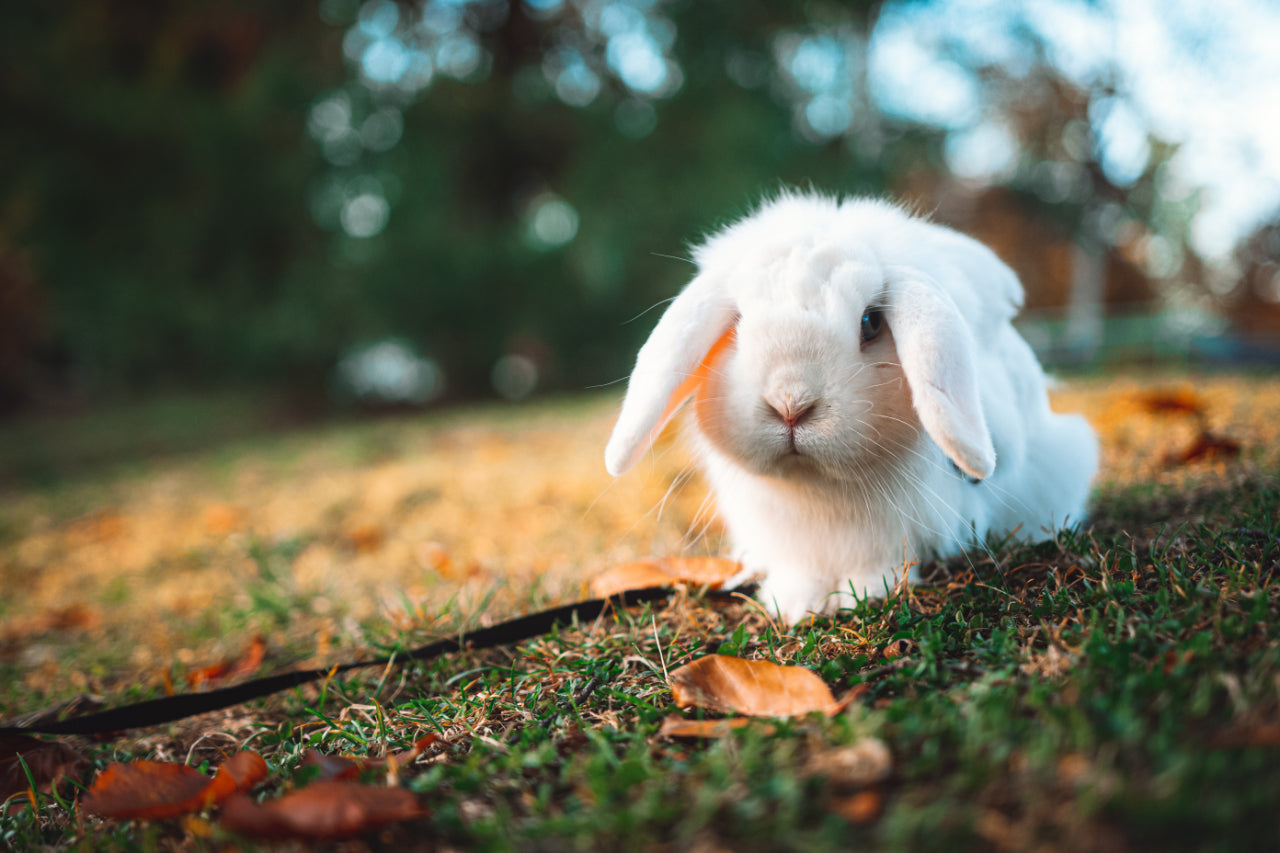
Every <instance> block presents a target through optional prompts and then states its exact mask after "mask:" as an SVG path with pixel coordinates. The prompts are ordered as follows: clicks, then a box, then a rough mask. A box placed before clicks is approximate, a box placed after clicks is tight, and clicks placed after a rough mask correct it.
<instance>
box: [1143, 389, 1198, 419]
mask: <svg viewBox="0 0 1280 853" xmlns="http://www.w3.org/2000/svg"><path fill="white" fill-rule="evenodd" d="M1138 404H1139V405H1140V406H1142V408H1143V409H1145V410H1146V411H1148V412H1150V413H1151V414H1153V415H1196V416H1200V415H1203V414H1204V413H1205V412H1206V411H1207V410H1208V406H1207V405H1206V404H1205V402H1204V400H1202V399H1200V397H1199V396H1198V395H1197V394H1196V393H1195V392H1194V391H1192V390H1190V389H1188V388H1182V389H1177V390H1160V389H1154V390H1151V391H1144V392H1142V393H1141V394H1139V395H1138Z"/></svg>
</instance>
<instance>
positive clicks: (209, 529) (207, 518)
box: [203, 504, 245, 536]
mask: <svg viewBox="0 0 1280 853" xmlns="http://www.w3.org/2000/svg"><path fill="white" fill-rule="evenodd" d="M244 519H245V511H244V510H243V509H241V508H240V507H236V506H229V505H227V504H211V505H209V506H207V507H205V510H204V518H203V521H204V531H205V533H208V534H209V535H211V536H225V535H226V534H228V533H232V532H234V531H235V530H236V529H237V528H239V527H240V526H241V525H242V524H244Z"/></svg>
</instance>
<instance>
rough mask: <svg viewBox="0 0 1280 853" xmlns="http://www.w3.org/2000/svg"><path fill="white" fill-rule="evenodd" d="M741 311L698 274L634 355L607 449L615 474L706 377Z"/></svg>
mask: <svg viewBox="0 0 1280 853" xmlns="http://www.w3.org/2000/svg"><path fill="white" fill-rule="evenodd" d="M737 318H738V314H737V311H736V309H735V308H734V305H733V302H732V301H731V300H730V299H729V298H728V296H727V295H726V294H725V293H724V292H723V290H722V288H721V287H720V285H719V284H718V283H717V282H716V281H715V280H713V279H711V278H709V277H708V276H706V275H705V274H704V275H700V276H698V277H697V278H695V279H694V280H693V281H691V282H689V284H688V286H686V287H685V289H684V290H683V291H681V292H680V295H679V296H677V297H676V298H675V300H674V301H673V302H672V303H671V305H670V306H669V307H668V308H667V310H666V311H665V312H664V313H663V315H662V319H661V320H659V321H658V325H657V326H655V327H654V329H653V332H652V333H650V335H649V340H647V341H645V343H644V346H642V347H641V348H640V353H639V354H638V355H637V356H636V366H635V369H634V370H633V371H631V380H630V381H629V383H628V384H627V396H626V399H624V400H623V401H622V412H621V413H620V414H619V415H618V422H617V423H616V424H614V426H613V435H611V436H610V437H609V444H608V446H606V447H605V449H604V464H605V467H606V468H607V469H608V470H609V473H610V474H612V475H613V476H615V477H618V476H621V475H622V474H625V473H626V472H627V471H629V470H630V469H631V466H633V465H635V464H636V462H637V460H639V459H640V457H641V455H643V454H644V452H645V451H646V450H648V449H649V446H650V445H652V444H653V442H654V439H656V438H657V437H658V434H659V433H661V432H662V428H663V426H665V425H666V423H667V421H669V420H671V416H672V415H674V414H675V413H676V410H677V409H678V408H680V405H681V404H682V403H684V401H685V400H687V399H688V398H689V397H690V396H692V395H693V394H694V393H695V392H696V391H698V389H699V388H700V387H701V386H702V384H703V383H704V382H705V381H706V379H707V377H708V375H709V374H710V371H711V369H712V367H713V363H714V362H715V361H716V359H717V358H718V357H719V356H720V353H721V352H722V351H723V350H724V349H725V348H726V347H728V346H729V345H730V344H732V343H733V337H734V334H733V333H734V328H735V326H734V324H735V323H736V322H737Z"/></svg>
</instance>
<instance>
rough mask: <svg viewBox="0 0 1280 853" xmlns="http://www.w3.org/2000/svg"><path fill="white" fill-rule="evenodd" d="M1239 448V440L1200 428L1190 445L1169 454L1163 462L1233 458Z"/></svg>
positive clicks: (1190, 461)
mask: <svg viewBox="0 0 1280 853" xmlns="http://www.w3.org/2000/svg"><path fill="white" fill-rule="evenodd" d="M1241 449H1242V448H1241V446H1240V442H1238V441H1236V440H1235V439H1234V438H1228V437H1227V436H1225V435H1218V434H1217V433H1212V432H1208V431H1207V430H1203V429H1202V430H1200V433H1199V434H1198V435H1197V436H1196V437H1195V440H1194V441H1192V442H1191V446H1190V447H1188V448H1187V449H1186V450H1183V451H1182V452H1181V453H1172V454H1170V455H1169V456H1168V457H1166V459H1165V462H1166V464H1169V465H1177V464H1182V465H1189V464H1191V463H1192V462H1198V461H1200V460H1201V459H1217V458H1222V459H1235V458H1236V457H1237V456H1239V455H1240V451H1241Z"/></svg>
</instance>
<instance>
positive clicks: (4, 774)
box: [0, 735, 89, 803]
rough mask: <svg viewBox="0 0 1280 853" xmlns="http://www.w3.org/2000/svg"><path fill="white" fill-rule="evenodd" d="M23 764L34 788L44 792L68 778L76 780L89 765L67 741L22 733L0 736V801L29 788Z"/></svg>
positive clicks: (56, 786)
mask: <svg viewBox="0 0 1280 853" xmlns="http://www.w3.org/2000/svg"><path fill="white" fill-rule="evenodd" d="M19 756H21V759H22V760H21V761H19V760H18V759H19ZM24 763H25V764H26V765H27V770H30V771H31V777H32V779H34V780H35V783H36V788H37V789H38V790H40V791H44V792H45V793H49V792H50V791H52V790H54V788H61V787H63V785H62V783H63V782H64V781H65V780H67V779H78V778H79V777H80V776H81V775H82V774H83V773H84V771H85V770H87V769H88V768H89V761H88V759H86V758H85V757H84V756H83V755H81V754H80V753H78V752H76V751H75V750H74V749H72V748H71V747H69V746H67V745H66V744H62V743H54V742H49V741H43V740H36V739H35V738H33V737H26V736H25V735H4V736H0V803H3V802H4V801H5V800H7V799H9V798H10V797H12V796H13V795H14V794H21V793H22V792H24V791H27V790H28V789H29V788H30V781H29V780H28V779H27V774H26V772H25V771H23V769H22V765H23V764H24Z"/></svg>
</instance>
